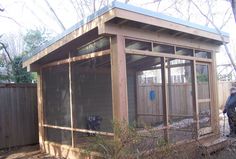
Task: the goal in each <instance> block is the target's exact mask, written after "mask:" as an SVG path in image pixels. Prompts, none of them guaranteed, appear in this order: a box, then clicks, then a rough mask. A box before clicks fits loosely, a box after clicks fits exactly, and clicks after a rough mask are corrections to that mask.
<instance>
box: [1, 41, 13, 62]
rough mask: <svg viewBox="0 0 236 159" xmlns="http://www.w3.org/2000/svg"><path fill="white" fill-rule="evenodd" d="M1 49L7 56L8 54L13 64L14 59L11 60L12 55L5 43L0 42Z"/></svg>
mask: <svg viewBox="0 0 236 159" xmlns="http://www.w3.org/2000/svg"><path fill="white" fill-rule="evenodd" d="M0 45H1V46H0V48H1V49H3V50H4V51H5V52H6V54H7V57H8V58H9V60H10V61H11V62H12V58H11V56H10V53H9V52H8V50H7V46H6V45H5V44H4V43H3V42H0Z"/></svg>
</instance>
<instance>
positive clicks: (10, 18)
mask: <svg viewBox="0 0 236 159" xmlns="http://www.w3.org/2000/svg"><path fill="white" fill-rule="evenodd" d="M0 17H2V18H6V19H9V20H11V21H13V22H14V23H16V24H17V25H19V26H20V27H23V26H22V25H21V24H20V23H19V22H17V21H16V20H15V19H13V18H12V17H8V16H4V15H0Z"/></svg>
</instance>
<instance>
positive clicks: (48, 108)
mask: <svg viewBox="0 0 236 159" xmlns="http://www.w3.org/2000/svg"><path fill="white" fill-rule="evenodd" d="M42 74H43V99H44V100H43V102H44V116H45V121H44V122H45V124H49V125H56V126H64V127H70V126H71V119H70V92H69V65H68V64H64V65H59V66H53V67H50V68H44V69H43V72H42Z"/></svg>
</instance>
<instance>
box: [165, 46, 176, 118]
mask: <svg viewBox="0 0 236 159" xmlns="http://www.w3.org/2000/svg"><path fill="white" fill-rule="evenodd" d="M175 48H176V47H175ZM170 60H171V59H170V58H168V61H167V68H168V72H167V73H168V97H169V98H168V99H169V101H168V102H169V114H168V115H170V121H172V116H171V115H174V114H172V113H173V104H172V90H171V88H173V87H172V81H171V80H172V79H171V63H170Z"/></svg>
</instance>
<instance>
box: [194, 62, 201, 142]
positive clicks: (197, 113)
mask: <svg viewBox="0 0 236 159" xmlns="http://www.w3.org/2000/svg"><path fill="white" fill-rule="evenodd" d="M197 88H198V87H197V74H196V61H195V60H194V61H193V63H192V96H193V118H194V123H195V124H194V128H193V131H194V133H195V134H193V138H195V139H197V138H198V137H199V127H200V126H199V110H198V90H197Z"/></svg>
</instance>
